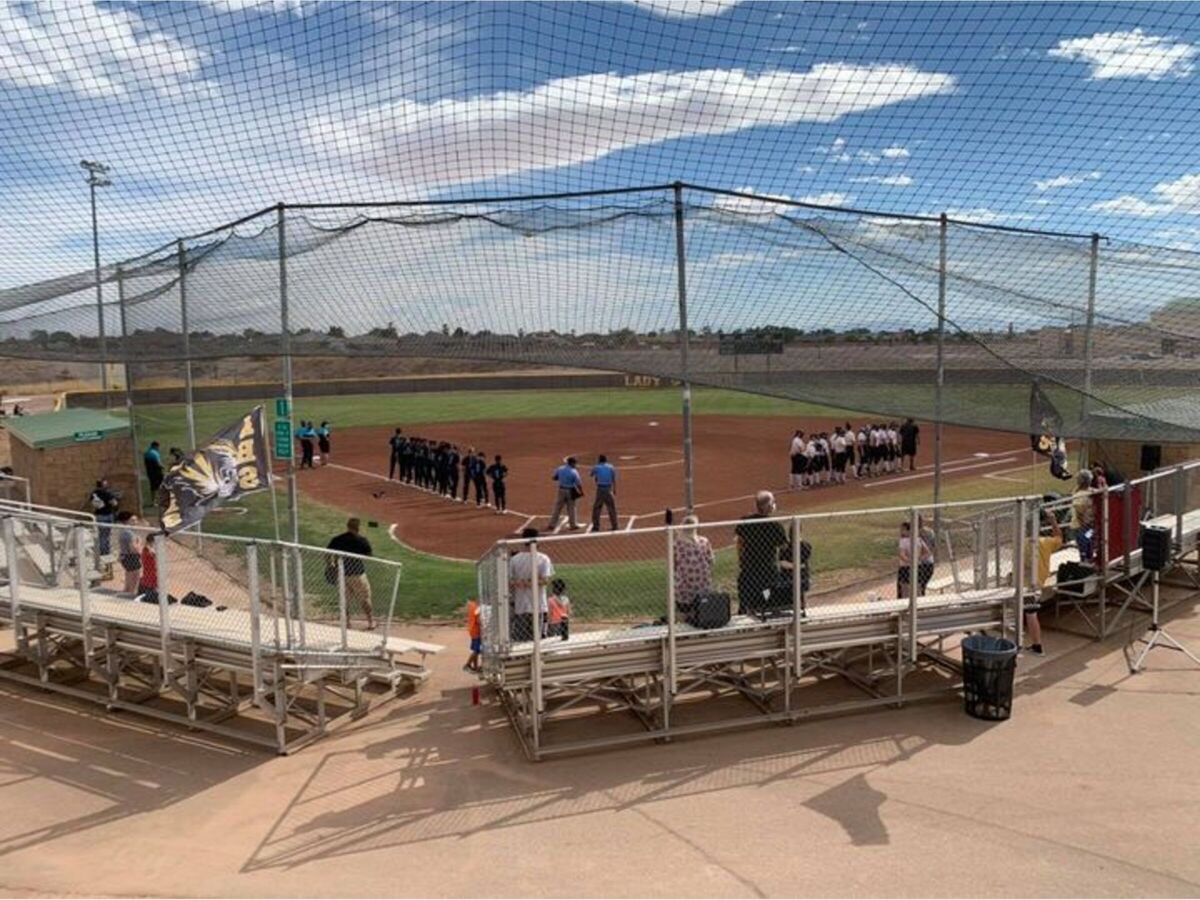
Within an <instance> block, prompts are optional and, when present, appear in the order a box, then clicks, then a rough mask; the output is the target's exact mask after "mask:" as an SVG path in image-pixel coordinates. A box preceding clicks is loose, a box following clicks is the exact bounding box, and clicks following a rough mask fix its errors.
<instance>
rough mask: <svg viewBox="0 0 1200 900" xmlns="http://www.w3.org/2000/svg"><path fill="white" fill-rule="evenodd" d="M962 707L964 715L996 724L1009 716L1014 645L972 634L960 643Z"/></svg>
mask: <svg viewBox="0 0 1200 900" xmlns="http://www.w3.org/2000/svg"><path fill="white" fill-rule="evenodd" d="M962 660H963V705H964V707H965V708H966V711H967V715H969V716H974V717H975V718H976V719H987V720H989V721H992V722H999V721H1002V720H1004V719H1007V718H1008V717H1009V716H1010V715H1012V701H1013V674H1014V673H1015V672H1016V669H1017V645H1016V644H1014V643H1013V642H1012V641H1009V640H1005V639H1004V638H996V637H991V636H990V635H986V634H973V635H971V636H969V637H967V638H965V639H964V640H963V642H962Z"/></svg>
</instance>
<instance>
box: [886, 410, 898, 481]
mask: <svg viewBox="0 0 1200 900" xmlns="http://www.w3.org/2000/svg"><path fill="white" fill-rule="evenodd" d="M899 468H900V432H899V431H897V430H896V423H895V422H893V423H892V424H891V425H889V426H888V471H890V472H896V471H898V470H899Z"/></svg>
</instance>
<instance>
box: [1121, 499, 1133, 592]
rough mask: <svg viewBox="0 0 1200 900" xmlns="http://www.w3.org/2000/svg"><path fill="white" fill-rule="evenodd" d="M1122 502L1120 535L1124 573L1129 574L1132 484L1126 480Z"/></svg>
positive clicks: (1130, 563)
mask: <svg viewBox="0 0 1200 900" xmlns="http://www.w3.org/2000/svg"><path fill="white" fill-rule="evenodd" d="M1121 493H1122V495H1123V496H1122V502H1121V505H1122V506H1123V507H1125V510H1124V514H1123V515H1122V516H1121V537H1122V539H1123V543H1124V544H1125V574H1126V575H1129V574H1131V573H1130V570H1131V569H1132V568H1133V563H1132V561H1131V560H1130V555H1131V554H1132V553H1133V551H1132V550H1131V549H1130V547H1131V545H1132V544H1133V485H1132V484H1130V483H1129V482H1128V481H1126V482H1125V484H1124V485H1122V490H1121Z"/></svg>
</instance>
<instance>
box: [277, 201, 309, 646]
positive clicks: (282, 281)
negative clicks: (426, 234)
mask: <svg viewBox="0 0 1200 900" xmlns="http://www.w3.org/2000/svg"><path fill="white" fill-rule="evenodd" d="M276 214H277V219H276V221H277V227H278V229H279V340H280V343H281V344H282V350H283V396H284V398H285V399H286V401H287V408H288V415H289V416H292V418H291V419H290V420H289V421H291V422H293V423H294V422H295V410H294V409H293V408H292V332H291V325H290V324H289V321H288V290H287V231H286V229H285V218H284V205H283V204H282V203H280V204H279V206H278V208H277V211H276ZM288 440H289V441H290V442H291V445H292V446H291V451H292V452H291V453H289V454H288V463H287V472H288V519H289V521H290V523H291V526H292V537H291V541H292V543H293V544H298V543H300V511H299V503H300V498H299V495H298V494H297V492H296V446H295V441H294V440H292V437H291V435H289V436H288ZM301 640H303V634H302V635H301Z"/></svg>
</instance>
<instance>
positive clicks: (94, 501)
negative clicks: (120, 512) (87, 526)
mask: <svg viewBox="0 0 1200 900" xmlns="http://www.w3.org/2000/svg"><path fill="white" fill-rule="evenodd" d="M119 505H120V495H119V494H117V492H116V491H114V490H113V489H112V488H111V487H110V486H109V484H108V479H107V478H101V479H100V480H99V481H97V482H96V486H95V487H94V488H93V489H92V493H91V494H90V495H89V497H88V506H89V507H90V508H91V511H92V514H93V515H95V517H96V524H97V525H98V526H99V535H98V537H97V548H96V552H97V553H98V554H99V555H100V556H108V554H109V553H110V552H111V550H112V527H111V526H112V523H113V521H114V520H115V519H116V517H117V507H118V506H119Z"/></svg>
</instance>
